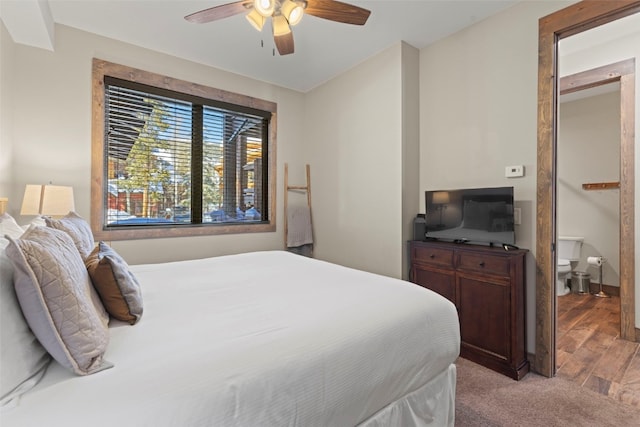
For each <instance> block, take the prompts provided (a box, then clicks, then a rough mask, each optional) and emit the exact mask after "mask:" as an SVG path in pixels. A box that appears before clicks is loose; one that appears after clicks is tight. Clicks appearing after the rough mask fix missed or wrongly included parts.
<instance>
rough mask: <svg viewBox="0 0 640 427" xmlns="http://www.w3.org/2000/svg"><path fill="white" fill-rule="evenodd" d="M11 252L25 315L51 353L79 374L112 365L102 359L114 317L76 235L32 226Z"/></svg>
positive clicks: (15, 241) (12, 245)
mask: <svg viewBox="0 0 640 427" xmlns="http://www.w3.org/2000/svg"><path fill="white" fill-rule="evenodd" d="M6 252H7V256H8V257H9V259H10V260H11V262H12V263H13V267H14V270H15V279H14V281H15V289H16V294H17V296H18V301H20V306H21V307H22V313H23V314H24V316H25V318H26V319H27V322H28V324H29V326H30V327H31V330H32V331H33V332H34V334H35V335H36V337H38V340H39V341H40V343H42V345H43V346H44V347H45V348H46V349H47V351H48V352H49V354H51V356H53V358H54V359H56V360H57V361H58V363H60V364H61V365H62V366H64V367H66V368H68V369H70V370H71V371H73V372H75V373H76V374H78V375H88V374H92V373H95V372H98V371H100V370H102V369H105V368H108V367H110V366H112V365H111V364H109V363H108V362H105V361H104V360H103V359H102V356H103V355H104V352H105V351H106V349H107V344H108V343H109V330H108V328H107V323H108V320H109V317H108V315H107V313H106V311H105V310H104V307H103V306H102V303H101V302H100V298H99V296H98V294H97V292H96V291H95V289H93V286H92V285H91V281H90V279H89V273H88V272H87V269H86V268H85V266H84V263H83V261H82V259H81V258H80V254H79V253H78V250H77V248H76V246H75V244H74V242H73V240H72V239H71V237H70V236H69V235H68V234H67V233H65V232H64V231H60V230H56V229H53V228H49V227H37V226H31V227H30V228H29V229H28V230H27V231H26V232H25V233H24V234H23V235H22V237H21V238H20V239H11V238H9V245H8V246H7V249H6Z"/></svg>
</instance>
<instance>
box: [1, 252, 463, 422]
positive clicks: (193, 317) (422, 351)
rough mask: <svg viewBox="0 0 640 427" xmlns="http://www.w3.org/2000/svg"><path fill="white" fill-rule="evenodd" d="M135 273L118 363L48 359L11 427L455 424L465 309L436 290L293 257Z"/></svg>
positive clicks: (115, 325) (116, 348)
mask: <svg viewBox="0 0 640 427" xmlns="http://www.w3.org/2000/svg"><path fill="white" fill-rule="evenodd" d="M130 270H131V272H132V273H133V275H135V277H136V278H137V281H138V282H139V284H140V288H141V292H142V297H143V301H144V315H142V317H141V318H140V320H139V322H137V323H136V324H135V325H130V324H129V323H125V322H122V321H117V320H114V319H112V320H111V321H110V323H109V328H108V332H109V343H108V346H107V348H106V351H105V352H104V359H105V360H106V361H108V362H110V363H111V364H113V367H112V368H109V369H104V370H101V371H99V372H96V373H92V374H91V375H83V376H78V375H76V374H74V373H73V372H71V371H70V370H69V369H67V368H65V367H63V366H62V365H61V364H59V363H57V362H56V361H55V360H54V361H51V362H50V363H49V365H48V367H47V369H46V372H45V373H44V376H43V378H42V379H40V380H39V382H38V383H37V385H36V386H35V387H33V388H32V389H31V390H29V391H28V392H26V393H24V394H23V395H22V396H20V398H19V399H15V400H14V401H13V403H12V404H11V405H8V406H9V407H4V408H2V412H1V413H0V424H1V425H2V426H3V427H14V426H45V425H46V426H57V425H61V426H65V427H71V426H87V425H92V426H113V425H130V426H355V425H362V426H410V425H434V426H446V425H449V426H453V424H454V402H455V383H456V369H455V365H454V361H455V359H456V358H457V356H458V353H459V348H460V335H459V325H458V318H457V313H456V310H455V307H454V306H453V305H452V304H451V303H450V302H449V301H447V300H446V299H444V298H442V297H441V296H439V295H437V294H435V293H433V292H431V291H429V290H427V289H424V288H422V287H419V286H417V285H414V284H411V283H408V282H405V281H401V280H396V279H391V278H388V277H384V276H380V275H375V274H371V273H366V272H363V271H358V270H354V269H350V268H346V267H342V266H338V265H335V264H331V263H327V262H323V261H319V260H315V259H310V258H306V257H302V256H299V255H294V254H291V253H288V252H284V251H265V252H253V253H245V254H238V255H230V256H221V257H215V258H207V259H200V260H191V261H181V262H174V263H165V264H147V265H136V266H130ZM4 285H5V284H3V286H4ZM2 369H3V370H4V369H10V368H8V367H6V366H2Z"/></svg>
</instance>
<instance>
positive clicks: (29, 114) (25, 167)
mask: <svg viewBox="0 0 640 427" xmlns="http://www.w3.org/2000/svg"><path fill="white" fill-rule="evenodd" d="M3 31H4V29H3ZM3 34H6V33H3ZM5 43H6V41H5V38H4V37H3V45H2V47H3V49H2V55H3V56H2V66H1V69H2V76H3V81H2V83H3V84H2V93H3V95H2V101H3V112H2V125H3V126H2V128H3V130H2V134H1V137H2V142H1V144H2V145H1V146H2V147H3V159H4V147H5V146H8V147H10V149H12V152H11V159H12V162H11V163H12V165H13V177H12V179H11V192H12V199H11V200H10V205H9V211H10V213H11V214H12V215H14V216H16V217H18V218H19V216H18V213H19V205H20V200H21V198H22V192H23V189H24V186H25V184H27V183H31V184H35V183H48V182H50V181H52V182H53V183H54V184H60V185H72V186H73V187H74V192H75V202H76V210H77V211H78V212H79V213H80V215H82V216H84V217H86V218H88V217H89V200H90V199H89V193H90V189H89V185H90V179H91V176H90V175H91V170H90V148H91V59H92V58H94V57H97V58H101V59H104V60H108V61H112V62H115V63H119V64H124V65H128V66H132V67H136V68H140V69H144V70H149V71H152V72H155V73H158V74H164V75H167V76H171V77H175V78H178V79H183V80H188V81H193V82H196V83H200V84H204V85H208V86H211V87H215V88H220V89H224V90H227V91H232V92H237V93H242V94H246V95H250V96H253V97H256V98H262V99H266V100H269V101H273V102H276V103H277V104H278V114H279V122H278V143H277V150H278V151H277V156H278V157H277V158H278V171H277V177H278V187H277V188H278V191H279V192H280V191H281V188H282V185H281V183H282V162H284V161H292V159H296V158H298V156H299V152H300V141H304V133H303V128H302V122H303V115H304V102H303V95H302V94H300V93H298V92H294V91H291V90H288V89H283V88H280V87H277V86H273V85H269V84H266V83H262V82H258V81H255V80H252V79H248V78H244V77H241V76H238V75H234V74H231V73H227V72H224V71H221V70H216V69H213V68H210V67H205V66H202V65H198V64H195V63H191V62H188V61H184V60H181V59H178V58H175V57H171V56H168V55H162V54H158V53H156V52H153V51H150V50H146V49H142V48H139V47H136V46H132V45H128V44H125V43H121V42H118V41H115V40H111V39H107V38H104V37H99V36H95V35H92V34H89V33H85V32H82V31H79V30H75V29H71V28H68V27H64V26H57V27H56V46H55V52H49V51H45V50H42V49H38V48H33V47H27V46H24V45H19V44H12V43H11V42H9V43H8V44H9V45H10V46H9V47H10V49H7V50H6V51H5ZM7 75H10V76H11V80H10V82H7V81H6V80H5V77H4V76H7ZM7 88H8V90H7ZM5 91H7V92H8V93H9V96H7V95H5V93H6V92H5ZM11 95H13V96H11ZM5 101H6V104H5ZM7 122H8V124H9V126H8V128H9V129H11V131H12V132H9V133H8V135H7V134H6V133H5V123H7ZM7 141H8V142H7ZM2 161H3V162H4V161H5V160H2ZM4 176H5V172H4V168H3V172H2V175H0V177H2V179H4ZM0 188H2V187H0ZM19 219H20V220H21V222H26V221H28V220H29V219H30V218H19ZM277 219H278V231H277V232H276V233H256V234H248V235H233V236H230V235H229V236H206V237H195V238H174V239H153V240H137V241H114V242H112V243H113V246H114V248H115V249H116V250H117V251H119V252H120V253H121V254H122V255H123V256H124V257H125V259H127V261H128V262H130V263H132V264H137V263H147V262H162V261H167V260H181V259H188V258H202V257H206V256H213V255H220V254H228V253H236V252H244V251H249V250H264V249H281V248H282V247H283V238H282V198H281V197H278V207H277Z"/></svg>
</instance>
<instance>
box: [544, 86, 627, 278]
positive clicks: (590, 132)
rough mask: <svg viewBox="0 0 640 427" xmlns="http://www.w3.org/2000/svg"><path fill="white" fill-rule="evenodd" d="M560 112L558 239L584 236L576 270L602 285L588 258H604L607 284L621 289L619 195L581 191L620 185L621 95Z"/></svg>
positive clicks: (562, 107) (590, 99)
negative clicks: (587, 187) (588, 187)
mask: <svg viewBox="0 0 640 427" xmlns="http://www.w3.org/2000/svg"><path fill="white" fill-rule="evenodd" d="M618 87H619V86H618ZM558 110H559V111H558V154H557V163H558V184H557V187H556V190H557V219H556V221H557V229H558V235H559V236H581V237H584V244H583V247H582V254H581V259H580V262H579V264H578V265H577V267H576V270H577V271H586V272H588V273H589V274H591V281H592V282H595V283H598V279H599V274H600V272H599V268H597V267H594V266H590V265H588V264H587V257H590V256H603V257H605V258H606V259H607V263H606V264H605V265H604V266H603V268H602V275H603V283H604V284H607V285H611V286H620V191H619V190H617V189H615V190H595V191H592V190H589V191H587V190H583V189H582V184H584V183H594V182H614V181H619V180H620V90H619V89H618V90H615V91H614V92H610V93H607V94H603V95H598V96H590V97H587V98H584V99H579V100H576V101H571V102H565V103H561V104H560V106H559V109H558Z"/></svg>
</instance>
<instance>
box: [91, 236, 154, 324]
mask: <svg viewBox="0 0 640 427" xmlns="http://www.w3.org/2000/svg"><path fill="white" fill-rule="evenodd" d="M84 263H85V265H86V266H87V270H88V271H89V276H90V277H91V281H92V282H93V287H94V288H96V290H97V291H98V294H99V295H100V299H101V300H102V304H104V307H105V308H106V309H107V311H108V312H109V314H110V315H111V316H113V317H115V318H116V319H118V320H122V321H123V322H129V323H130V324H132V325H133V324H135V323H136V322H138V320H140V317H141V316H142V292H141V291H140V285H139V284H138V280H137V279H136V277H135V276H134V275H133V273H132V272H131V270H129V265H128V264H127V262H126V261H125V260H124V259H123V258H122V257H121V256H120V255H119V254H118V253H117V252H116V251H115V250H113V249H112V248H111V247H109V245H107V244H106V243H105V242H100V243H98V246H96V248H95V249H94V250H93V251H92V252H91V254H90V255H89V256H88V257H87V259H86V260H85V262H84Z"/></svg>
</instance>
